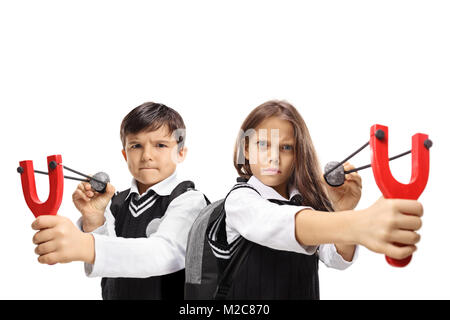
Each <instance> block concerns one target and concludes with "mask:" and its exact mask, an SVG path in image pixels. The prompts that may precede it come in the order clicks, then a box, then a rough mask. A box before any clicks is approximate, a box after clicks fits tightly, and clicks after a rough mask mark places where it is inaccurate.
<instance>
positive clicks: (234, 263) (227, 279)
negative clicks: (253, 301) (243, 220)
mask: <svg viewBox="0 0 450 320" xmlns="http://www.w3.org/2000/svg"><path fill="white" fill-rule="evenodd" d="M238 182H239V183H238V184H236V185H235V186H234V187H233V188H232V189H231V191H230V192H228V194H227V196H226V197H225V199H224V201H223V204H222V205H223V213H224V214H225V200H226V198H227V197H228V196H229V195H230V193H231V192H232V191H234V190H237V189H240V188H250V189H253V190H254V191H255V192H256V193H258V194H259V195H261V194H260V193H259V192H258V190H256V189H255V188H254V187H252V186H251V185H249V184H247V183H246V181H239V180H238ZM240 237H241V240H238V241H240V243H239V244H238V245H237V247H236V249H235V252H234V254H233V255H232V257H231V259H230V261H229V262H228V264H227V266H226V268H225V270H224V271H223V273H222V275H221V276H220V278H219V279H218V281H217V290H216V292H215V293H214V299H215V300H225V299H226V297H227V295H228V292H229V291H230V288H231V285H232V284H233V281H234V279H235V278H236V275H237V272H238V270H239V267H240V266H241V264H242V263H243V262H244V260H245V259H246V258H247V256H248V253H249V251H250V249H251V248H252V247H253V242H250V241H248V240H247V239H245V238H244V237H242V236H240ZM235 241H236V240H235Z"/></svg>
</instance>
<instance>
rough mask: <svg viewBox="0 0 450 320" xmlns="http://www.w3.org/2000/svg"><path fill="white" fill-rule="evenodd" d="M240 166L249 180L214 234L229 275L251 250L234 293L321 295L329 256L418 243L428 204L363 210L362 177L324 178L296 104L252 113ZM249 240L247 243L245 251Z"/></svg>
mask: <svg viewBox="0 0 450 320" xmlns="http://www.w3.org/2000/svg"><path fill="white" fill-rule="evenodd" d="M234 166H235V168H236V170H237V172H238V174H239V176H240V177H241V179H243V181H244V182H241V183H238V184H237V185H236V186H235V187H234V188H233V189H232V191H230V193H229V194H228V195H227V197H226V200H225V204H224V209H225V210H224V211H225V214H224V219H222V220H221V222H220V223H218V224H217V225H216V226H214V227H213V229H212V232H211V233H210V234H209V235H208V236H209V237H210V243H211V245H212V248H213V251H214V253H215V255H216V257H217V258H218V260H219V270H221V271H222V272H223V270H225V269H226V268H227V264H230V261H236V259H237V258H236V257H235V259H232V258H233V255H234V254H236V255H242V254H244V253H242V252H243V251H245V255H246V256H245V257H242V259H240V260H238V261H239V264H240V265H239V266H238V267H236V268H237V269H236V270H237V271H236V272H234V274H233V279H232V282H231V284H230V286H229V288H227V290H226V292H225V296H226V298H227V299H319V280H318V260H319V259H320V260H321V261H322V262H324V263H325V264H326V265H327V266H329V267H333V268H337V269H345V268H347V267H348V266H349V265H351V264H352V262H353V260H354V259H355V255H356V251H357V247H356V245H357V244H362V245H364V246H366V247H367V248H369V249H370V250H372V251H375V252H379V253H384V254H386V255H388V256H390V257H393V258H397V259H401V258H405V257H407V256H409V255H411V254H412V253H413V251H415V249H416V247H415V244H416V243H417V242H418V241H419V236H418V234H417V233H416V232H415V231H417V230H418V229H419V228H420V226H421V219H420V217H421V215H422V213H423V209H422V206H421V204H420V203H418V202H417V201H413V200H398V199H396V200H392V199H390V200H387V199H384V198H380V199H379V200H378V201H377V202H376V203H375V204H373V205H372V206H371V207H369V208H368V209H365V210H360V211H353V209H354V208H355V207H356V205H357V203H358V201H359V199H360V197H361V188H362V185H361V178H360V176H359V175H358V174H357V173H352V174H350V175H347V176H346V182H345V184H344V185H343V186H341V187H339V188H333V187H328V186H327V185H326V183H324V180H323V178H322V174H321V170H320V168H319V162H318V159H317V156H316V152H315V150H314V146H313V144H312V141H311V137H310V135H309V132H308V129H307V127H306V124H305V122H304V121H303V119H302V117H301V116H300V114H299V113H298V111H297V110H296V109H295V108H294V107H293V106H292V105H290V104H289V103H287V102H283V101H268V102H266V103H264V104H262V105H260V106H259V107H257V108H256V109H254V110H253V111H252V112H251V113H250V114H249V115H248V117H247V118H246V119H245V121H244V123H243V124H242V126H241V131H240V134H239V136H238V139H237V141H236V145H235V150H234ZM351 168H353V166H351V165H350V164H348V163H347V164H346V166H345V169H346V170H349V169H351ZM333 211H335V212H333ZM403 213H404V214H403ZM406 214H408V215H406ZM242 243H246V247H247V249H246V250H238V249H237V248H242V247H243V246H244V245H243V244H242ZM393 243H397V244H402V246H400V245H394V244H393ZM228 269H229V268H228ZM219 276H220V275H219ZM223 293H224V292H222V294H223Z"/></svg>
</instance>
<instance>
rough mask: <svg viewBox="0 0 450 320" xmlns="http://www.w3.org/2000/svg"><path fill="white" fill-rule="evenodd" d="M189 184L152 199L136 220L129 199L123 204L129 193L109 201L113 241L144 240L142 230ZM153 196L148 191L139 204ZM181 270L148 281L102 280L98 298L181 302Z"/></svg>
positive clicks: (190, 184)
mask: <svg viewBox="0 0 450 320" xmlns="http://www.w3.org/2000/svg"><path fill="white" fill-rule="evenodd" d="M194 187H195V186H194V183H193V182H191V181H183V182H181V183H180V184H179V185H178V186H177V187H176V188H175V189H174V190H173V191H172V193H171V194H170V195H169V196H158V195H157V196H156V201H155V202H154V203H153V205H152V206H151V207H150V208H148V209H146V210H145V212H143V213H141V214H140V215H138V216H137V217H134V216H133V215H132V214H131V212H130V211H129V210H130V209H129V206H130V201H131V197H133V196H134V195H130V197H128V199H126V200H125V197H126V196H127V195H128V193H129V191H130V189H128V190H125V191H123V192H120V193H118V194H116V195H115V196H114V197H113V198H112V199H111V213H112V214H113V216H114V218H115V231H116V235H117V237H123V238H144V237H147V235H146V229H147V226H148V225H149V223H150V222H151V221H152V220H153V219H158V218H162V217H163V216H164V214H165V213H166V210H167V207H168V206H169V204H170V202H171V201H172V200H173V199H175V198H176V197H177V196H179V195H181V194H182V193H184V192H186V191H188V190H191V189H194ZM153 195H154V191H153V190H150V191H149V192H148V193H147V194H146V195H145V196H143V197H142V198H141V199H139V203H144V202H145V201H148V200H149V198H151V197H152V196H153ZM150 202H151V201H150ZM184 280H185V276H184V269H183V270H180V271H177V272H174V273H171V274H166V275H162V276H154V277H149V278H102V281H101V286H102V297H103V299H104V300H117V299H120V300H125V299H133V300H143V299H152V300H183V298H184Z"/></svg>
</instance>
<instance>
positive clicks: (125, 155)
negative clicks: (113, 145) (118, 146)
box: [122, 149, 127, 161]
mask: <svg viewBox="0 0 450 320" xmlns="http://www.w3.org/2000/svg"><path fill="white" fill-rule="evenodd" d="M122 154H123V157H124V158H125V161H127V153H126V152H125V149H122Z"/></svg>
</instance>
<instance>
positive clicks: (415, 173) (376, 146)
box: [370, 124, 431, 267]
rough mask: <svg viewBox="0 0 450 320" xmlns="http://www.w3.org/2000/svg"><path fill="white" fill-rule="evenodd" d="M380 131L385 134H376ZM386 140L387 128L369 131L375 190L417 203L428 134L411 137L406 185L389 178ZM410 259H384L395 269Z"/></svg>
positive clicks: (426, 171) (425, 170) (425, 166)
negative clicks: (410, 163)
mask: <svg viewBox="0 0 450 320" xmlns="http://www.w3.org/2000/svg"><path fill="white" fill-rule="evenodd" d="M379 130H381V131H382V132H383V133H384V134H379V133H380V131H379ZM377 131H378V134H377V135H376V132H377ZM377 136H378V137H377ZM388 141H389V134H388V127H386V126H382V125H379V124H375V125H373V126H372V127H371V128H370V149H371V164H372V170H373V175H374V177H375V181H376V183H377V185H378V188H380V191H381V192H382V193H383V196H384V197H385V198H387V199H411V200H417V199H418V198H419V197H420V195H421V194H422V192H423V190H424V189H425V186H426V185H427V182H428V174H429V171H430V151H429V148H430V147H431V141H430V140H428V135H427V134H423V133H417V134H415V135H413V136H412V147H411V155H412V168H411V180H410V182H409V183H408V184H403V183H400V182H398V181H397V180H396V179H395V178H394V177H393V176H392V173H391V170H390V167H389V157H388ZM428 141H429V142H428ZM411 259H412V256H409V257H406V258H404V259H401V260H397V259H393V258H390V257H388V256H386V260H387V262H388V263H389V264H390V265H392V266H394V267H404V266H406V265H408V263H409V262H410V261H411Z"/></svg>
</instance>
